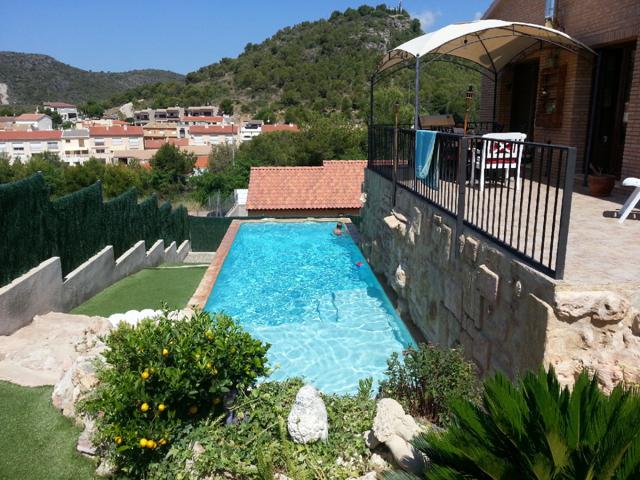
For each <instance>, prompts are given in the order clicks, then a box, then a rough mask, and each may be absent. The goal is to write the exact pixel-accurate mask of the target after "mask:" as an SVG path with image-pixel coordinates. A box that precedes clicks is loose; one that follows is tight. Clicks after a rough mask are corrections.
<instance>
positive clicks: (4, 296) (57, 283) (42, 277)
mask: <svg viewBox="0 0 640 480" xmlns="http://www.w3.org/2000/svg"><path fill="white" fill-rule="evenodd" d="M190 250H191V244H190V242H189V240H185V241H184V242H182V244H181V245H180V247H179V248H176V243H175V242H172V243H171V244H170V245H169V247H167V249H166V250H165V248H164V242H163V241H162V240H158V241H157V242H156V243H154V245H153V246H152V247H151V248H150V249H149V251H146V250H145V243H144V241H140V242H138V243H136V244H135V245H134V246H133V247H131V248H130V249H129V250H127V251H126V252H125V253H123V254H122V255H121V256H120V258H118V259H117V260H115V259H114V256H113V247H112V246H111V245H109V246H107V247H105V248H104V249H102V250H101V251H100V252H98V253H97V254H96V255H94V256H93V257H91V258H90V259H88V260H87V261H86V262H84V263H83V264H82V265H80V266H78V267H77V268H76V269H75V270H73V271H72V272H70V273H69V274H68V275H67V276H66V277H64V278H63V276H62V267H61V264H60V259H59V258H58V257H52V258H50V259H48V260H45V261H44V262H42V263H41V264H40V265H38V266H37V267H35V268H33V269H31V270H30V271H28V272H27V273H25V274H24V275H22V276H20V277H19V278H17V279H15V280H14V281H13V282H11V283H9V284H8V285H5V286H4V287H2V288H0V335H10V334H12V333H13V332H15V331H16V330H18V329H20V328H22V327H24V326H25V325H27V324H29V323H30V322H31V320H32V319H33V317H34V316H36V315H41V314H44V313H48V312H51V311H69V310H71V309H73V308H75V307H76V306H78V305H80V304H81V303H83V302H85V301H86V300H88V299H89V298H91V297H93V296H94V295H95V294H97V293H99V292H100V291H102V290H103V289H105V288H106V287H108V286H109V285H111V284H113V283H115V282H117V281H118V280H120V279H122V278H124V277H126V276H128V275H131V274H132V273H135V272H138V271H139V270H142V269H143V268H145V267H150V266H157V265H159V264H160V263H162V262H165V263H179V262H182V261H183V260H184V259H185V257H186V256H187V254H188V253H189V251H190Z"/></svg>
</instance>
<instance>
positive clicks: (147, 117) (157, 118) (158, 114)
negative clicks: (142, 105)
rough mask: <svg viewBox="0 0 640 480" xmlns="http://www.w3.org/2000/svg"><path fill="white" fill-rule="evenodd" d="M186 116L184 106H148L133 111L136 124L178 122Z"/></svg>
mask: <svg viewBox="0 0 640 480" xmlns="http://www.w3.org/2000/svg"><path fill="white" fill-rule="evenodd" d="M183 116H184V108H182V107H169V108H146V109H144V110H136V111H135V112H133V123H135V124H136V125H146V124H148V123H154V122H155V123H158V122H178V121H179V120H180V118H181V117H183Z"/></svg>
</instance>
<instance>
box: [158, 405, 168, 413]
mask: <svg viewBox="0 0 640 480" xmlns="http://www.w3.org/2000/svg"><path fill="white" fill-rule="evenodd" d="M165 408H167V407H166V406H165V404H164V403H161V404H160V405H158V411H159V412H164V410H165Z"/></svg>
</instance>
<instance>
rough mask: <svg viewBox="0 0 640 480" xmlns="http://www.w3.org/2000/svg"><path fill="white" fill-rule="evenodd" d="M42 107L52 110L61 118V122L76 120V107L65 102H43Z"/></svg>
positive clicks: (73, 121)
mask: <svg viewBox="0 0 640 480" xmlns="http://www.w3.org/2000/svg"><path fill="white" fill-rule="evenodd" d="M42 105H43V106H44V108H48V109H49V110H53V111H54V112H56V113H57V114H58V115H60V117H61V118H62V121H63V122H72V123H75V122H76V121H77V120H78V107H76V106H75V105H72V104H71V103H65V102H44V103H43V104H42Z"/></svg>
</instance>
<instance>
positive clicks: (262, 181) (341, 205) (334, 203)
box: [247, 160, 367, 217]
mask: <svg viewBox="0 0 640 480" xmlns="http://www.w3.org/2000/svg"><path fill="white" fill-rule="evenodd" d="M366 166H367V162H366V161H361V160H325V161H324V162H323V164H322V166H319V167H252V168H251V173H250V178H249V193H248V197H247V212H248V215H249V216H264V215H267V216H275V215H277V216H279V217H281V216H284V217H287V216H289V217H292V216H325V217H326V216H337V215H357V214H358V213H359V211H360V208H361V207H362V200H361V196H362V192H361V188H362V183H363V182H364V170H365V168H366Z"/></svg>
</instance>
